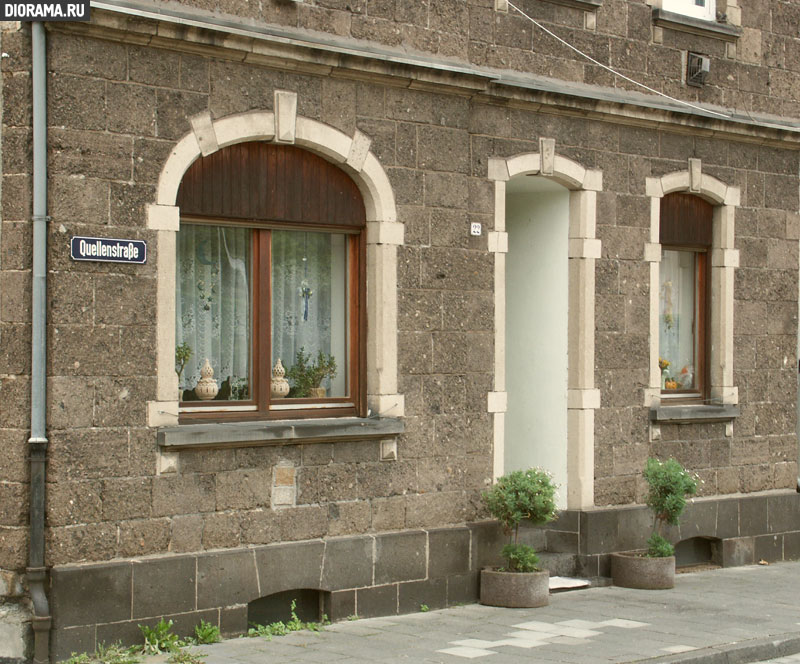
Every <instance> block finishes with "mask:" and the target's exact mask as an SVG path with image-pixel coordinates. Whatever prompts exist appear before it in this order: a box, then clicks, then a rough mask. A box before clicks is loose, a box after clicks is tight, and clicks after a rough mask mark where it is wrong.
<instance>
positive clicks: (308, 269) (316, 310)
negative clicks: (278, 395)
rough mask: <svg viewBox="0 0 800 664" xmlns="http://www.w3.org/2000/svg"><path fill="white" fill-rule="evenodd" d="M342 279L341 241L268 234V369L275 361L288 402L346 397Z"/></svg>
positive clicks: (345, 304)
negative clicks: (286, 385)
mask: <svg viewBox="0 0 800 664" xmlns="http://www.w3.org/2000/svg"><path fill="white" fill-rule="evenodd" d="M347 275H348V267H347V236H345V235H343V234H338V233H312V232H305V231H272V365H273V366H274V365H275V363H276V362H277V361H278V359H279V358H280V360H281V363H282V364H283V366H284V367H285V369H286V372H287V378H288V379H289V384H290V385H291V387H292V391H291V392H290V393H289V397H298V398H299V397H316V398H321V397H323V396H329V397H343V396H347V389H348V384H349V381H348V375H347V372H348V361H347V357H348V355H347V352H348V336H349V335H348V316H349V294H348V278H347ZM320 353H321V354H322V356H320ZM301 358H303V361H300V360H301ZM334 363H335V371H334V369H333V364H334ZM303 364H305V366H306V369H307V371H302V365H303ZM320 365H322V366H320ZM314 367H316V368H317V369H318V370H317V371H314V370H313V368H314ZM317 387H319V388H323V389H324V392H323V391H322V390H320V391H319V392H316V393H315V392H314V391H313V388H317Z"/></svg>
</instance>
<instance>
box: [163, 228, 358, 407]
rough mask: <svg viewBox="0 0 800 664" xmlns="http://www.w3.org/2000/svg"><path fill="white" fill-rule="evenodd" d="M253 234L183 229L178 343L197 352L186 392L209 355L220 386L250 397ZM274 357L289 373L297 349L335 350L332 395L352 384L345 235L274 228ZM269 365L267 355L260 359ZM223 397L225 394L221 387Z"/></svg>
mask: <svg viewBox="0 0 800 664" xmlns="http://www.w3.org/2000/svg"><path fill="white" fill-rule="evenodd" d="M251 234H252V231H251V230H250V229H246V228H234V227H223V226H210V225H200V224H182V225H181V230H180V232H179V233H178V247H177V257H178V261H177V278H176V281H177V286H176V313H177V315H176V333H175V338H176V343H177V344H178V345H181V344H186V345H187V346H188V347H189V349H191V357H190V359H189V362H188V363H187V365H186V367H185V369H184V371H183V375H182V377H181V385H180V387H181V389H185V390H191V389H193V388H194V386H195V385H196V384H197V381H198V380H199V379H200V369H201V367H202V366H203V363H204V362H205V359H206V358H208V360H209V362H210V363H211V366H212V368H213V369H214V377H215V378H216V379H217V383H218V385H220V387H221V388H222V387H223V384H224V383H225V381H228V383H229V385H230V389H231V391H230V397H229V398H231V399H233V400H236V399H248V398H251V392H250V382H251V370H250V357H251V354H252V350H251V346H252V343H251V320H252V314H251V299H252V296H251V270H250V253H251V250H250V243H251ZM270 235H271V242H272V246H271V261H272V268H271V288H272V312H271V313H272V321H271V323H272V361H271V363H270V365H269V366H263V367H261V370H262V371H267V372H269V371H270V370H271V367H272V366H273V365H274V364H275V362H276V361H277V359H278V358H281V361H282V362H283V365H284V367H286V369H287V370H288V369H289V368H290V367H291V366H292V364H294V361H295V357H296V355H297V352H298V351H299V350H301V349H302V350H303V351H304V352H305V353H306V354H307V355H310V356H311V358H312V360H314V359H316V356H317V353H318V352H319V351H322V352H323V353H325V354H330V355H333V356H334V358H335V359H336V363H337V366H338V371H337V375H336V377H335V378H334V379H333V380H332V381H328V380H326V381H325V383H324V386H325V387H328V388H329V391H328V394H329V395H330V396H344V395H345V394H346V385H347V373H346V372H347V333H346V330H347V320H348V297H347V242H346V237H345V236H344V235H339V234H331V233H314V232H305V231H279V230H274V231H272V232H271V234H270ZM262 361H263V362H264V363H265V364H266V361H267V359H266V358H264V360H262ZM220 397H223V398H224V397H227V391H223V392H222V393H221V395H220Z"/></svg>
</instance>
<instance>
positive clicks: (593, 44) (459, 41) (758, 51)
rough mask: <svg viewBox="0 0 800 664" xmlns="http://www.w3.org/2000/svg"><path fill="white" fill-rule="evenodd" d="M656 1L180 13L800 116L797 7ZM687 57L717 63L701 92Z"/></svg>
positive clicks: (370, 2)
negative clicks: (700, 8) (701, 14)
mask: <svg viewBox="0 0 800 664" xmlns="http://www.w3.org/2000/svg"><path fill="white" fill-rule="evenodd" d="M649 2H650V4H647V3H645V2H638V1H635V0H514V1H513V2H512V3H510V5H507V0H414V2H407V1H404V0H266V1H264V2H261V3H241V2H234V1H232V0H219V1H217V2H210V1H209V0H186V1H185V2H182V3H181V4H182V5H183V7H182V8H181V7H178V5H177V4H176V5H174V6H175V7H176V8H179V9H183V10H184V11H186V10H187V5H192V6H193V9H198V10H203V11H210V12H213V13H219V14H226V15H229V16H235V17H238V18H239V19H243V20H244V21H245V22H248V23H253V22H255V23H257V24H268V25H272V26H279V27H281V28H284V29H292V30H298V29H299V30H300V31H314V32H318V33H328V36H335V37H336V38H338V39H353V40H360V41H365V42H370V43H372V44H377V45H380V46H382V47H386V48H390V49H398V50H400V51H402V52H406V53H409V54H416V55H425V56H433V57H435V58H436V59H447V60H453V61H460V62H461V63H469V64H471V65H474V66H478V67H482V68H483V67H486V68H493V69H500V70H513V71H519V72H526V73H531V74H536V75H540V76H547V77H552V78H555V79H561V80H565V81H569V82H573V83H583V84H589V85H598V86H605V87H611V88H625V89H640V88H638V87H637V86H635V85H634V84H632V83H631V82H629V81H626V80H625V79H624V78H621V77H619V76H615V75H614V74H613V73H611V72H610V71H608V70H607V69H605V68H604V67H603V65H605V66H607V67H610V68H612V69H614V70H616V71H618V72H619V73H621V74H623V75H625V76H627V77H629V78H632V79H634V80H636V81H637V82H640V83H643V84H645V85H647V86H649V87H650V88H652V89H654V90H657V91H658V92H661V93H664V94H667V95H670V96H674V97H677V98H679V99H682V100H687V101H699V102H701V103H709V104H715V105H718V106H722V107H726V108H735V109H738V110H740V111H747V112H749V113H767V114H775V115H782V116H789V117H797V116H798V115H800V112H798V109H797V101H798V99H800V36H799V35H798V31H797V26H798V24H800V2H798V0H790V1H789V2H785V1H781V0H758V1H756V2H747V3H742V6H741V7H739V6H738V5H737V0H716V2H714V0H706V2H707V5H708V8H707V12H706V13H707V14H708V16H707V17H706V18H705V19H703V18H697V17H691V16H688V15H687V16H685V17H681V16H680V15H679V14H675V13H674V10H675V9H679V8H680V4H681V0H669V1H668V2H667V3H666V4H665V5H664V8H663V9H662V8H661V7H660V6H655V7H654V6H651V5H653V4H656V5H661V4H662V0H649ZM692 4H694V3H692ZM496 7H500V8H501V9H500V10H498V9H496ZM504 7H505V8H506V10H505V11H503V8H504ZM517 8H519V9H517ZM667 9H668V10H671V11H670V12H666V10H667ZM521 12H524V13H525V14H527V17H526V16H523V14H522V13H521ZM689 13H691V12H687V14H689ZM712 15H713V18H711V16H712ZM530 19H533V21H535V22H537V23H539V25H536V23H534V22H533V21H531V20H530ZM676 19H677V20H676ZM542 28H547V29H548V30H551V31H552V32H553V33H555V34H556V35H557V36H558V37H560V38H561V39H563V40H564V41H566V42H567V43H568V44H570V45H572V46H574V47H575V48H577V49H579V50H580V51H582V52H583V53H585V54H587V55H589V56H591V58H593V59H594V60H595V61H596V62H597V63H599V64H595V63H594V62H592V61H590V60H589V59H587V58H585V57H583V56H582V55H580V54H579V53H577V52H575V51H574V50H572V49H570V48H569V47H568V46H566V45H564V44H563V43H561V42H559V41H558V40H557V39H556V38H555V37H553V36H552V35H550V34H548V33H547V32H546V31H545V30H544V29H542ZM688 52H693V53H698V54H701V55H705V56H707V57H708V58H709V59H710V68H709V73H708V76H707V78H706V80H705V83H704V84H703V85H702V86H701V87H694V86H690V85H687V84H686V69H687V65H686V60H687V53H688Z"/></svg>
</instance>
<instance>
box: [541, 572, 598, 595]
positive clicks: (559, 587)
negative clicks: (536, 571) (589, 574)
mask: <svg viewBox="0 0 800 664" xmlns="http://www.w3.org/2000/svg"><path fill="white" fill-rule="evenodd" d="M589 587H591V583H590V582H589V579H576V578H574V577H570V576H551V577H550V592H551V593H563V592H567V591H569V590H583V589H585V588H589Z"/></svg>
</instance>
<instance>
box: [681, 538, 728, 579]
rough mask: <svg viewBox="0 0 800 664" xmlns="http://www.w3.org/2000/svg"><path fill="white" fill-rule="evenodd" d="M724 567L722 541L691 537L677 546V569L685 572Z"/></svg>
mask: <svg viewBox="0 0 800 664" xmlns="http://www.w3.org/2000/svg"><path fill="white" fill-rule="evenodd" d="M721 565H722V540H719V539H717V538H716V537H702V536H700V537H691V538H689V539H685V540H682V541H680V542H678V544H676V545H675V567H676V568H678V569H680V570H683V571H691V570H692V569H707V568H708V567H720V566H721Z"/></svg>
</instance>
